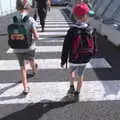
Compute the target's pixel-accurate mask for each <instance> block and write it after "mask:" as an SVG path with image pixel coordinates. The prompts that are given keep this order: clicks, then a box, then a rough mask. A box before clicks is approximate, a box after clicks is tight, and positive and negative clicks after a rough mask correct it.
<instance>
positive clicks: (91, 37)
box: [71, 27, 96, 63]
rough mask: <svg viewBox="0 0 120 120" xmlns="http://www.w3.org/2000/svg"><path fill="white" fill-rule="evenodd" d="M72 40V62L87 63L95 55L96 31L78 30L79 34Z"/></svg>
mask: <svg viewBox="0 0 120 120" xmlns="http://www.w3.org/2000/svg"><path fill="white" fill-rule="evenodd" d="M75 34H76V35H75V36H74V38H73V40H72V50H71V53H72V55H71V56H72V57H71V60H72V62H76V63H87V62H89V60H90V59H91V58H92V56H93V55H94V54H95V48H96V45H95V30H93V29H91V28H89V27H87V28H77V33H75Z"/></svg>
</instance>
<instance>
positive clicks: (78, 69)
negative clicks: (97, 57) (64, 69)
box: [69, 65, 86, 76]
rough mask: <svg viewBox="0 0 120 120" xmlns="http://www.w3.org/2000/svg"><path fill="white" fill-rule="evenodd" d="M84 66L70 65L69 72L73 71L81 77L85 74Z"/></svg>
mask: <svg viewBox="0 0 120 120" xmlns="http://www.w3.org/2000/svg"><path fill="white" fill-rule="evenodd" d="M85 66H86V65H79V66H74V65H70V67H69V69H70V72H73V71H75V72H76V73H77V74H78V76H82V75H83V74H84V72H85Z"/></svg>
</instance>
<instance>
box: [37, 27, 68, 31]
mask: <svg viewBox="0 0 120 120" xmlns="http://www.w3.org/2000/svg"><path fill="white" fill-rule="evenodd" d="M68 29H69V27H63V28H61V27H57V28H45V30H54V31H56V30H57V31H60V30H66V31H67V30H68ZM37 30H38V31H40V30H41V28H37Z"/></svg>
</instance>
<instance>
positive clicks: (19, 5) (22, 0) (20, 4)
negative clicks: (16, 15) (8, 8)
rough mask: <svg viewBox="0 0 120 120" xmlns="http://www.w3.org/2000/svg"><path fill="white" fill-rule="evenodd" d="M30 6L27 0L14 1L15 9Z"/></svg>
mask: <svg viewBox="0 0 120 120" xmlns="http://www.w3.org/2000/svg"><path fill="white" fill-rule="evenodd" d="M30 7H31V6H30V3H29V1H28V0H27V1H26V2H25V0H17V1H16V9H17V10H23V9H29V8H30Z"/></svg>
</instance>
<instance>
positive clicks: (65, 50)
mask: <svg viewBox="0 0 120 120" xmlns="http://www.w3.org/2000/svg"><path fill="white" fill-rule="evenodd" d="M71 38H72V32H71V30H69V31H68V33H67V35H66V36H65V39H64V42H63V48H62V53H61V67H63V66H64V64H65V63H67V59H68V54H69V50H70V46H71V41H72V39H71Z"/></svg>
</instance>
